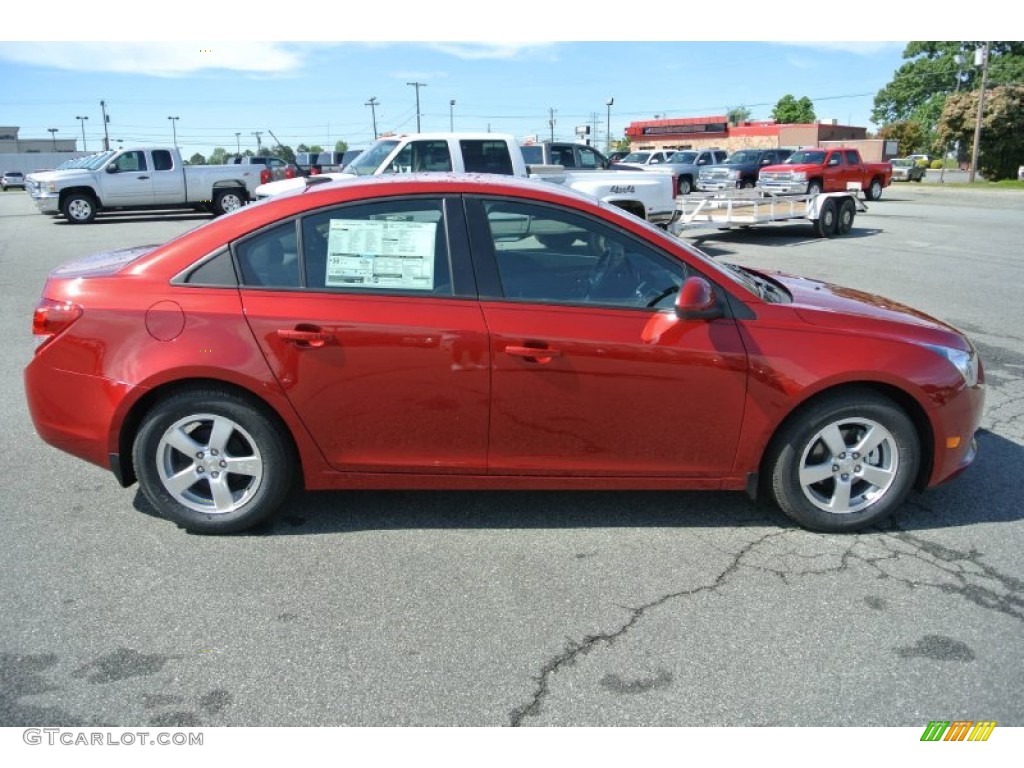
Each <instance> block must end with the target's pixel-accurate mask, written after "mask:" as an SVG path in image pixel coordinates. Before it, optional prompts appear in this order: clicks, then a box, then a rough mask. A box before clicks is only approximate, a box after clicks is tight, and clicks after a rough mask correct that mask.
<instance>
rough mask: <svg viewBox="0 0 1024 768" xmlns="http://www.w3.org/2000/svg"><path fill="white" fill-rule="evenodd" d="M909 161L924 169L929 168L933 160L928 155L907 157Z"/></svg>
mask: <svg viewBox="0 0 1024 768" xmlns="http://www.w3.org/2000/svg"><path fill="white" fill-rule="evenodd" d="M907 159H908V160H911V161H913V162H914V163H915V164H916V165H920V166H921V167H922V168H927V167H928V165H929V163H931V161H932V159H931V158H930V157H929V156H928V155H907Z"/></svg>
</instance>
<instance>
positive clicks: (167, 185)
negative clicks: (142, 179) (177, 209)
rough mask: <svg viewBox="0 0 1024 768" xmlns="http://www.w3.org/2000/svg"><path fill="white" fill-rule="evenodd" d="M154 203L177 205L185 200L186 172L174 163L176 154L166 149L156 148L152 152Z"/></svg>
mask: <svg viewBox="0 0 1024 768" xmlns="http://www.w3.org/2000/svg"><path fill="white" fill-rule="evenodd" d="M152 159H153V172H152V173H151V174H150V175H151V176H152V178H153V203H154V204H155V205H175V204H177V203H182V202H184V201H185V174H184V172H183V171H182V169H181V168H176V167H175V165H174V155H172V154H171V152H170V151H169V150H166V149H154V150H153V154H152Z"/></svg>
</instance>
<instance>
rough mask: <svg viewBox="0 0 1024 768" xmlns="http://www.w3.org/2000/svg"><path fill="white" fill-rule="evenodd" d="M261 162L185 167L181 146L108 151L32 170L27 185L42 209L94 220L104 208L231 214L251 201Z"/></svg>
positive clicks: (70, 218)
mask: <svg viewBox="0 0 1024 768" xmlns="http://www.w3.org/2000/svg"><path fill="white" fill-rule="evenodd" d="M262 169H263V167H262V166H259V165H196V166H186V165H185V164H184V163H183V162H182V160H181V154H180V153H179V152H178V150H177V149H168V148H165V147H141V148H132V149H118V150H109V151H107V152H100V153H99V154H97V155H94V156H93V157H91V158H88V159H87V160H86V159H83V160H82V161H81V162H79V163H76V167H75V168H69V169H67V170H63V171H44V172H41V173H32V174H29V176H28V177H27V179H26V180H25V188H26V190H27V191H28V193H29V195H31V197H32V199H33V200H34V201H35V204H36V207H38V208H39V210H40V211H42V212H43V213H46V214H49V215H57V214H63V215H64V218H65V219H67V220H68V221H69V222H71V223H72V224H89V223H91V222H93V221H94V220H95V219H96V214H97V213H98V212H100V211H109V210H125V211H127V210H133V211H134V210H146V209H164V208H192V209H196V210H208V211H212V212H213V213H216V214H221V213H227V212H228V211H232V210H235V209H236V208H240V207H241V206H243V205H245V203H247V202H248V201H249V200H251V199H252V196H253V192H254V191H255V189H256V187H257V186H259V183H260V171H261V170H262Z"/></svg>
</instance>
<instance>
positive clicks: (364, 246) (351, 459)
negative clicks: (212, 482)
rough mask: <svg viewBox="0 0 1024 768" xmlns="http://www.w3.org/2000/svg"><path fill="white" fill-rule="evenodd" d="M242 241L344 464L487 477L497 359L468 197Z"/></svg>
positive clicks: (257, 327)
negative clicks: (478, 275) (477, 281)
mask: <svg viewBox="0 0 1024 768" xmlns="http://www.w3.org/2000/svg"><path fill="white" fill-rule="evenodd" d="M446 211H454V213H453V214H447V213H446ZM232 248H233V251H234V256H235V260H236V262H237V265H238V269H239V273H240V276H241V281H242V283H243V286H242V288H241V295H242V302H243V305H244V309H245V314H246V318H247V319H248V321H249V324H250V327H251V328H252V331H253V333H254V335H255V337H256V340H257V342H258V343H259V345H260V347H261V349H262V350H263V353H264V355H265V356H266V359H267V361H268V362H269V364H270V366H271V369H272V370H273V373H274V375H275V376H276V378H277V381H278V383H279V384H280V386H281V387H282V389H283V390H284V392H285V394H286V395H287V397H288V399H289V400H290V401H291V403H292V405H293V406H294V408H295V410H296V412H297V413H298V414H299V416H300V418H301V419H302V421H303V423H304V424H305V425H306V427H307V428H308V430H309V432H310V434H311V435H312V436H313V438H314V440H315V441H316V442H317V444H318V445H319V447H320V449H321V450H322V451H323V453H324V455H325V457H326V459H327V460H328V461H329V462H330V463H331V464H332V465H333V466H334V467H335V468H337V469H339V470H343V471H345V470H350V471H356V470H358V471H372V472H413V473H424V472H429V473H438V472H448V473H456V472H467V473H483V472H484V471H485V463H486V445H487V424H488V418H489V395H490V370H489V365H490V361H489V353H488V345H487V329H486V326H485V325H484V320H483V315H482V313H481V311H480V306H479V304H478V302H477V301H476V294H475V285H474V282H473V273H472V266H471V264H469V262H468V257H467V255H466V251H467V248H466V246H465V227H464V224H463V217H462V215H461V205H455V206H454V207H453V206H452V205H451V201H446V200H445V199H444V198H415V199H404V200H403V199H394V200H385V201H378V202H363V203H355V204H350V205H344V206H338V207H332V208H329V209H324V210H320V211H315V212H313V213H310V214H307V215H305V216H303V217H300V218H299V219H296V220H291V221H286V222H284V223H282V224H280V225H278V226H276V227H273V228H271V229H268V230H263V231H262V232H259V233H257V234H256V235H254V236H252V237H249V238H247V239H245V240H243V241H241V242H238V243H235V244H234V245H233V246H232Z"/></svg>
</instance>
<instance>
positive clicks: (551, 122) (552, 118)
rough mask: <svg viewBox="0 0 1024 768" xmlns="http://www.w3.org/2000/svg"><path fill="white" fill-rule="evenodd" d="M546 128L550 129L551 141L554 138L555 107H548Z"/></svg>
mask: <svg viewBox="0 0 1024 768" xmlns="http://www.w3.org/2000/svg"><path fill="white" fill-rule="evenodd" d="M548 128H550V129H551V141H552V142H554V140H555V108H554V107H548Z"/></svg>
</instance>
